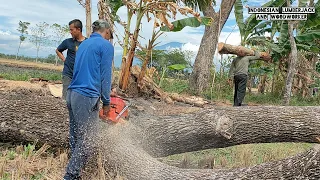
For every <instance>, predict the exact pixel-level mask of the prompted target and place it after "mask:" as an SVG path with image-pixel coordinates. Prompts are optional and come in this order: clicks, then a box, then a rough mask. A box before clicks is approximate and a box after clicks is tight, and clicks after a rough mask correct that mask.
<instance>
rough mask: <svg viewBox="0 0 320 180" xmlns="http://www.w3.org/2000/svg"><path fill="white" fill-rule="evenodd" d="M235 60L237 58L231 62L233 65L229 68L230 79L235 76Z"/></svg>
mask: <svg viewBox="0 0 320 180" xmlns="http://www.w3.org/2000/svg"><path fill="white" fill-rule="evenodd" d="M234 61H235V59H234V60H233V61H232V62H231V66H230V70H229V79H231V78H232V77H233V71H234Z"/></svg>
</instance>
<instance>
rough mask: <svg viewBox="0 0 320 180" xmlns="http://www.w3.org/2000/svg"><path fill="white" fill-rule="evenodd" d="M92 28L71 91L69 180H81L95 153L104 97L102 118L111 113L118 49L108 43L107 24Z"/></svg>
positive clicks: (99, 22)
mask: <svg viewBox="0 0 320 180" xmlns="http://www.w3.org/2000/svg"><path fill="white" fill-rule="evenodd" d="M92 27H93V33H92V35H91V36H90V38H89V39H87V40H85V41H84V42H83V43H81V45H80V46H79V49H78V52H77V56H76V60H75V64H74V73H73V79H72V81H71V83H70V86H69V88H68V91H67V99H66V100H67V106H68V110H69V117H70V146H71V158H70V160H69V163H68V166H67V168H66V174H65V176H64V179H65V180H71V179H72V180H73V179H79V178H80V171H81V169H82V168H83V167H84V165H85V163H86V162H87V158H88V156H89V155H90V154H92V153H93V152H94V148H93V147H92V143H93V142H92V141H93V138H92V137H93V136H94V133H95V132H96V129H95V125H96V124H97V123H98V114H99V102H100V97H101V100H102V102H103V116H104V117H101V118H106V116H107V114H108V112H109V109H110V106H109V104H110V91H111V75H112V59H113V56H114V47H113V46H112V44H111V43H110V41H108V40H107V39H108V38H110V31H109V28H110V26H109V24H108V23H107V21H105V20H97V21H95V22H94V23H93V25H92ZM92 135H93V136H92Z"/></svg>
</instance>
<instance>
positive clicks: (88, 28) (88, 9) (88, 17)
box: [85, 0, 92, 38]
mask: <svg viewBox="0 0 320 180" xmlns="http://www.w3.org/2000/svg"><path fill="white" fill-rule="evenodd" d="M85 6H86V36H87V38H89V37H90V35H91V24H92V23H91V0H86V3H85Z"/></svg>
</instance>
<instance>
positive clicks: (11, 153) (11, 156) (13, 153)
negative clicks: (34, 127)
mask: <svg viewBox="0 0 320 180" xmlns="http://www.w3.org/2000/svg"><path fill="white" fill-rule="evenodd" d="M16 155H17V154H16V152H15V151H9V152H8V154H7V158H8V159H9V160H13V159H14V158H15V157H16Z"/></svg>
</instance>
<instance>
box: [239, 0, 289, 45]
mask: <svg viewBox="0 0 320 180" xmlns="http://www.w3.org/2000/svg"><path fill="white" fill-rule="evenodd" d="M285 2H286V0H274V1H269V2H267V3H265V4H264V5H262V7H281V6H283V5H284V4H285ZM234 14H235V17H236V22H237V25H238V27H239V31H240V36H241V45H242V46H245V45H246V44H247V41H248V40H249V39H250V38H251V37H254V36H256V35H262V34H264V33H265V32H271V31H272V28H269V27H268V26H270V25H271V21H265V22H262V21H261V20H257V19H256V15H255V14H252V15H250V16H249V17H248V18H247V19H246V20H244V17H243V3H242V0H236V2H235V4H234Z"/></svg>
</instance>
